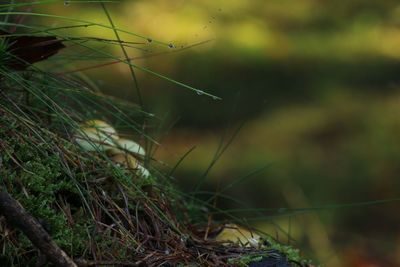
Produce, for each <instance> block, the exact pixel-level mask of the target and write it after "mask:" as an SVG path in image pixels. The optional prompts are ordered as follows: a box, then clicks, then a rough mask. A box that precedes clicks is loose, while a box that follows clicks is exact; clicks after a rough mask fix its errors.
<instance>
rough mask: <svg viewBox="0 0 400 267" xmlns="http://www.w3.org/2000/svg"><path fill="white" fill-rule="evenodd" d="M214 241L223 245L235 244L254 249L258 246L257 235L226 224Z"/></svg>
mask: <svg viewBox="0 0 400 267" xmlns="http://www.w3.org/2000/svg"><path fill="white" fill-rule="evenodd" d="M215 239H216V240H217V241H220V242H223V243H236V244H242V245H245V246H252V247H256V248H258V247H259V246H260V236H259V235H257V234H255V233H252V232H251V231H249V230H248V229H245V228H243V227H240V226H238V225H236V224H226V225H225V226H224V229H223V230H222V231H221V233H219V234H218V236H217V237H216V238H215Z"/></svg>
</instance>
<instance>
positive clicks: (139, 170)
mask: <svg viewBox="0 0 400 267" xmlns="http://www.w3.org/2000/svg"><path fill="white" fill-rule="evenodd" d="M137 173H138V174H139V175H140V176H142V177H143V178H148V177H149V176H150V172H149V170H147V169H146V168H145V167H143V166H142V165H141V164H140V163H138V165H137Z"/></svg>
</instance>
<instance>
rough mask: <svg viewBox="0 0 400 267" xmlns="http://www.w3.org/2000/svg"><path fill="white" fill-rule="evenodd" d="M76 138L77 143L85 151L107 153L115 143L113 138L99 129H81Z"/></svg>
mask: <svg viewBox="0 0 400 267" xmlns="http://www.w3.org/2000/svg"><path fill="white" fill-rule="evenodd" d="M74 137H75V138H74V139H75V141H76V143H77V144H78V145H79V146H80V147H82V148H83V149H84V150H85V151H105V150H107V149H109V148H110V146H112V145H113V143H114V141H113V138H111V137H110V136H109V135H107V134H105V133H103V132H101V131H99V130H98V129H97V128H85V127H84V128H81V129H79V130H78V131H77V132H76V133H75V136H74Z"/></svg>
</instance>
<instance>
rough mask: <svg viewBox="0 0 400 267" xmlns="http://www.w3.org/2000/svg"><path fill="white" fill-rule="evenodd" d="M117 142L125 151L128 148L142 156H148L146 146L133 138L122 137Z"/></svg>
mask: <svg viewBox="0 0 400 267" xmlns="http://www.w3.org/2000/svg"><path fill="white" fill-rule="evenodd" d="M116 144H117V146H118V147H120V148H122V149H123V150H124V151H125V150H126V151H129V152H132V153H133V154H136V155H139V156H142V157H144V156H146V151H145V150H144V148H143V147H142V146H141V145H139V144H138V143H136V142H134V141H132V140H129V139H124V138H120V139H118V140H117V141H116Z"/></svg>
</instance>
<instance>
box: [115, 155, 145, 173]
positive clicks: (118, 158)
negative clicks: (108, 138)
mask: <svg viewBox="0 0 400 267" xmlns="http://www.w3.org/2000/svg"><path fill="white" fill-rule="evenodd" d="M110 159H111V160H112V161H114V162H115V163H118V164H121V165H123V166H125V167H127V168H129V169H137V168H138V164H139V162H138V160H137V159H136V158H135V157H133V156H131V155H129V154H125V153H118V154H115V155H113V156H112V157H111V158H110Z"/></svg>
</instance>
